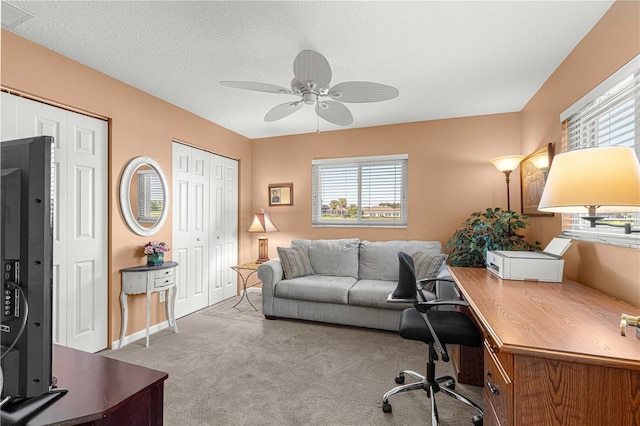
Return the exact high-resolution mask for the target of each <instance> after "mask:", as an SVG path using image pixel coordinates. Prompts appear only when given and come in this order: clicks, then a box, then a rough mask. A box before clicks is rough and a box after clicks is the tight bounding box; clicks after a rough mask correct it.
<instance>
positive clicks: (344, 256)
mask: <svg viewBox="0 0 640 426" xmlns="http://www.w3.org/2000/svg"><path fill="white" fill-rule="evenodd" d="M296 246H302V247H306V249H307V253H308V254H309V261H310V262H311V268H313V272H314V274H320V275H332V276H336V277H353V278H358V251H359V246H360V240H359V239H357V238H351V239H339V240H293V241H291V247H296Z"/></svg>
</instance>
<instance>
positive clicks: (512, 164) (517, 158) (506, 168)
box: [489, 155, 524, 210]
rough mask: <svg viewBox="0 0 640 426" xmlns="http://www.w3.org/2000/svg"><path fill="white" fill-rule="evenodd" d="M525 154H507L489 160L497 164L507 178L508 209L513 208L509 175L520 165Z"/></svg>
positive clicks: (497, 167)
mask: <svg viewBox="0 0 640 426" xmlns="http://www.w3.org/2000/svg"><path fill="white" fill-rule="evenodd" d="M523 158H524V155H505V156H503V157H496V158H492V159H491V160H489V162H490V163H491V164H493V165H494V166H496V169H498V170H500V171H501V172H502V173H504V175H505V176H506V178H507V210H511V196H510V195H509V180H510V179H509V175H510V174H511V172H512V171H514V170H515V169H516V167H518V164H520V162H521V161H522V159H523Z"/></svg>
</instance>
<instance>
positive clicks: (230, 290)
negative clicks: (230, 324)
mask: <svg viewBox="0 0 640 426" xmlns="http://www.w3.org/2000/svg"><path fill="white" fill-rule="evenodd" d="M211 193H212V197H211V212H212V215H211V258H210V264H211V270H212V274H211V281H210V286H209V303H210V304H214V303H217V302H220V301H221V300H224V299H228V298H229V297H233V296H235V295H237V293H238V284H237V282H238V275H237V274H236V272H235V271H234V270H233V269H231V267H232V266H234V265H237V263H238V162H237V161H236V160H233V159H230V158H225V157H222V156H219V155H215V154H212V155H211Z"/></svg>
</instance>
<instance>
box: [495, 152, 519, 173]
mask: <svg viewBox="0 0 640 426" xmlns="http://www.w3.org/2000/svg"><path fill="white" fill-rule="evenodd" d="M523 158H524V155H505V156H503V157H496V158H492V159H491V160H489V162H490V163H491V164H493V165H494V166H496V169H498V170H500V171H501V172H506V171H509V172H512V171H514V170H515V169H516V167H518V164H520V162H521V161H522V159H523Z"/></svg>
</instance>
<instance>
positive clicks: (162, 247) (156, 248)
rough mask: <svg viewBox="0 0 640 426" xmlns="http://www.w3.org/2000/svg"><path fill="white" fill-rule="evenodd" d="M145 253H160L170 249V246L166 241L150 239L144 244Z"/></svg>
mask: <svg viewBox="0 0 640 426" xmlns="http://www.w3.org/2000/svg"><path fill="white" fill-rule="evenodd" d="M143 248H144V254H158V253H162V254H164V253H166V252H168V251H169V246H167V245H166V244H165V243H164V242H158V241H149V242H148V243H147V244H145V245H144V247H143Z"/></svg>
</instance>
